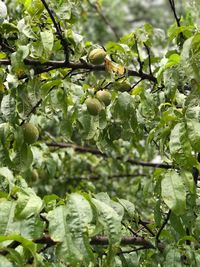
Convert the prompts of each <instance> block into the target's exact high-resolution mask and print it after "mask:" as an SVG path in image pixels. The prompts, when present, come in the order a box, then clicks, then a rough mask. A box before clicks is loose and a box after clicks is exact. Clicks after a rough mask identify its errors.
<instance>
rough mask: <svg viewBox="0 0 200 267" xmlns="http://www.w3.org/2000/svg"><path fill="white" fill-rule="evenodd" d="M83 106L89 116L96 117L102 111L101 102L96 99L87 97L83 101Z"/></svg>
mask: <svg viewBox="0 0 200 267" xmlns="http://www.w3.org/2000/svg"><path fill="white" fill-rule="evenodd" d="M85 104H86V106H87V110H88V112H89V113H90V115H93V116H96V115H98V114H99V112H100V111H101V110H102V105H101V102H99V100H98V99H96V98H92V97H89V98H88V99H86V100H85Z"/></svg>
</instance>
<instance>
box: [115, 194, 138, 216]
mask: <svg viewBox="0 0 200 267" xmlns="http://www.w3.org/2000/svg"><path fill="white" fill-rule="evenodd" d="M117 200H118V201H119V203H120V204H121V205H122V206H123V207H124V209H125V210H126V212H127V213H128V215H129V216H130V218H132V219H133V218H134V217H135V205H134V204H133V203H131V202H130V201H128V200H126V199H123V198H118V199H117Z"/></svg>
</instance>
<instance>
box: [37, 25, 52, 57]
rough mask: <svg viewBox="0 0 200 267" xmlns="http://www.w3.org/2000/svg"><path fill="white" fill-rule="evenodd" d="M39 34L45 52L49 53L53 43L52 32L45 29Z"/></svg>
mask: <svg viewBox="0 0 200 267" xmlns="http://www.w3.org/2000/svg"><path fill="white" fill-rule="evenodd" d="M40 36H41V39H42V44H43V47H44V50H45V52H47V53H50V52H51V51H52V49H53V44H54V36H53V32H52V31H51V30H46V31H43V32H40Z"/></svg>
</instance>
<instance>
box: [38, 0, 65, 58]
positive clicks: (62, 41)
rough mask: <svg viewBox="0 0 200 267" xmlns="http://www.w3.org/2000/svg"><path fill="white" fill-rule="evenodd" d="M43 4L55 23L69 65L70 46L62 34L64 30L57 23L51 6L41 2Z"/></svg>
mask: <svg viewBox="0 0 200 267" xmlns="http://www.w3.org/2000/svg"><path fill="white" fill-rule="evenodd" d="M41 2H42V3H43V5H44V7H45V9H46V10H47V12H48V14H49V16H50V18H51V20H52V22H53V25H54V27H55V29H56V33H57V36H58V38H59V39H60V42H61V44H62V47H63V50H64V54H65V62H67V63H68V62H69V45H68V42H67V40H66V38H64V37H63V33H62V29H61V27H60V24H59V22H57V21H56V19H55V17H54V15H53V12H52V11H51V9H50V8H49V6H48V5H47V3H46V1H45V0H41Z"/></svg>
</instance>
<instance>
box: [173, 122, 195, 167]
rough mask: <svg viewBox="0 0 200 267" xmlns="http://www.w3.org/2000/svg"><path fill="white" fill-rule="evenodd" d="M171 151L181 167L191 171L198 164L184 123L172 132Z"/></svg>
mask: <svg viewBox="0 0 200 267" xmlns="http://www.w3.org/2000/svg"><path fill="white" fill-rule="evenodd" d="M169 149H170V153H171V156H172V158H173V159H174V161H175V162H176V163H177V164H179V165H180V166H182V167H184V168H186V169H191V168H192V166H194V165H196V164H197V161H196V159H195V157H194V156H193V155H192V148H191V145H190V142H189V139H188V136H187V131H186V127H185V124H184V123H182V122H181V123H177V124H176V125H175V127H174V128H173V129H172V131H171V135H170V142H169Z"/></svg>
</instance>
